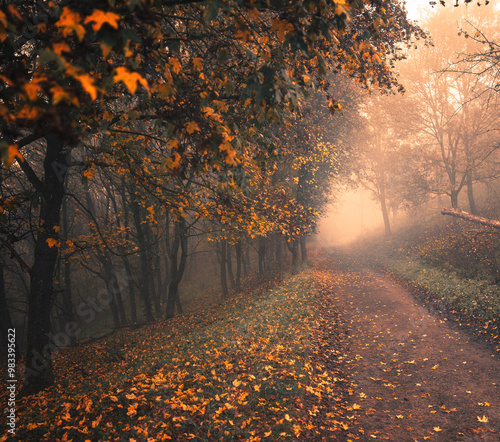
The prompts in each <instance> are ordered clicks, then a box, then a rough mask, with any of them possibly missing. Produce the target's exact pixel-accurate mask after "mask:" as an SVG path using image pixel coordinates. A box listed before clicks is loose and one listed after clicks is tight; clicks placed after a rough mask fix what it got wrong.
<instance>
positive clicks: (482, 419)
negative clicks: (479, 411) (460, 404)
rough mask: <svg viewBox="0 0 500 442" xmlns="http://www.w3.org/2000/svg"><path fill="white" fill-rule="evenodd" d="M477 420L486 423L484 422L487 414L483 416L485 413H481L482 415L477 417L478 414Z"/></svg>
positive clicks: (486, 419) (486, 420)
mask: <svg viewBox="0 0 500 442" xmlns="http://www.w3.org/2000/svg"><path fill="white" fill-rule="evenodd" d="M477 420H478V421H479V422H484V423H486V422H488V416H485V415H484V414H483V417H479V416H478V417H477Z"/></svg>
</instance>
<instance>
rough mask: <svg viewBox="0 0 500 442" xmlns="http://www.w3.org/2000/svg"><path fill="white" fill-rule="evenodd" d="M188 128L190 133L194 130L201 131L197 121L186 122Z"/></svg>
mask: <svg viewBox="0 0 500 442" xmlns="http://www.w3.org/2000/svg"><path fill="white" fill-rule="evenodd" d="M186 130H187V132H188V134H189V135H191V134H192V133H193V132H199V131H200V126H198V124H197V123H196V122H195V121H190V122H189V123H187V124H186Z"/></svg>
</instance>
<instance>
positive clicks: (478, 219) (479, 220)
mask: <svg viewBox="0 0 500 442" xmlns="http://www.w3.org/2000/svg"><path fill="white" fill-rule="evenodd" d="M441 214H442V215H450V216H454V217H456V218H462V219H465V220H467V221H471V222H473V223H476V224H482V225H483V226H488V227H493V228H495V229H500V221H498V220H496V219H488V218H483V217H482V216H475V215H472V214H470V213H467V212H462V211H461V210H456V209H443V210H442V211H441Z"/></svg>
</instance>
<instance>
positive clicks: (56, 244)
mask: <svg viewBox="0 0 500 442" xmlns="http://www.w3.org/2000/svg"><path fill="white" fill-rule="evenodd" d="M47 244H48V245H49V247H50V248H52V247H60V246H61V241H58V240H57V239H55V238H47ZM68 416H69V415H68ZM63 419H65V418H63ZM66 420H68V419H66Z"/></svg>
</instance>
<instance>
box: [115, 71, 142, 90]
mask: <svg viewBox="0 0 500 442" xmlns="http://www.w3.org/2000/svg"><path fill="white" fill-rule="evenodd" d="M113 81H114V82H115V83H118V82H120V81H123V82H124V83H125V86H127V89H128V90H129V91H130V93H131V94H134V93H135V91H136V89H137V82H139V84H141V85H142V86H143V87H144V89H146V90H147V91H148V92H149V87H148V82H147V81H146V79H145V78H143V77H142V76H141V75H140V74H139V73H137V72H131V71H129V70H128V69H127V68H126V67H123V66H120V67H118V68H116V74H115V76H114V77H113Z"/></svg>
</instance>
